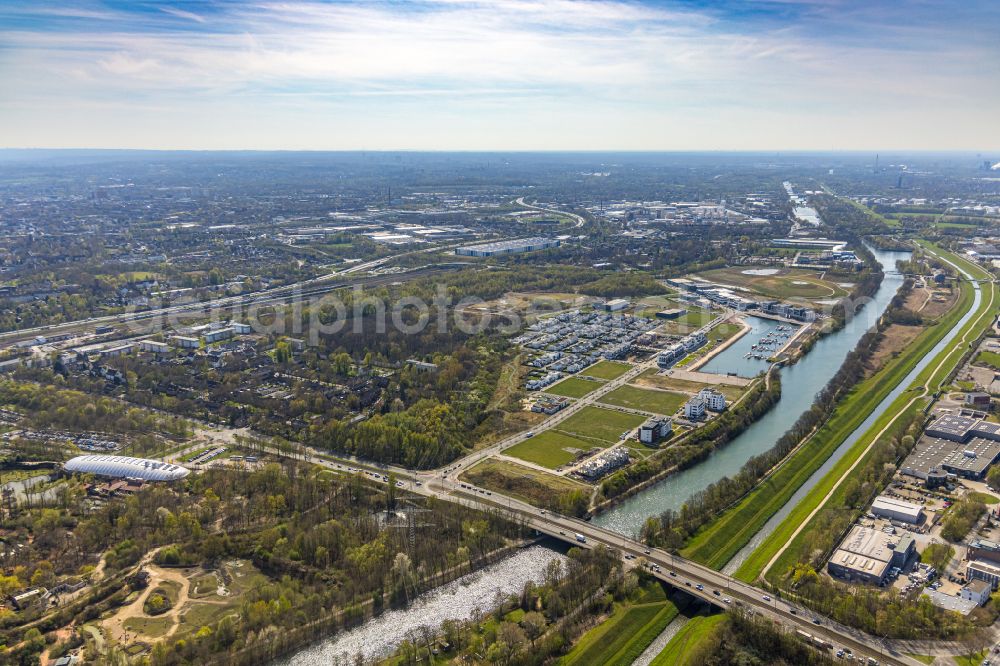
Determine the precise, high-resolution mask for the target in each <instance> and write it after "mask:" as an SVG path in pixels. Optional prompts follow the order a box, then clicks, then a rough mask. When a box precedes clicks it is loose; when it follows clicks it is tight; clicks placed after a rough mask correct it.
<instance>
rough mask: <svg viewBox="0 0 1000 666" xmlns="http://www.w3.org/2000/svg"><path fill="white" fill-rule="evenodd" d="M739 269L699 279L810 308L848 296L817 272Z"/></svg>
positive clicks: (713, 272) (710, 273) (714, 272)
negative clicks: (802, 302) (802, 303)
mask: <svg viewBox="0 0 1000 666" xmlns="http://www.w3.org/2000/svg"><path fill="white" fill-rule="evenodd" d="M748 271H754V269H747V268H744V267H742V266H731V267H729V268H717V269H714V270H710V271H705V272H704V273H699V274H698V277H700V278H704V279H706V280H709V281H711V282H717V283H719V284H724V285H728V286H732V287H740V288H743V289H748V290H750V291H752V292H754V293H755V294H757V295H759V296H763V297H764V298H770V299H774V300H779V301H805V302H808V303H810V304H813V305H815V304H820V305H822V304H823V302H825V301H828V300H830V299H837V298H841V297H843V296H847V295H848V294H849V291H848V289H849V288H847V287H842V286H840V285H839V284H837V283H835V282H830V281H829V280H824V279H823V278H821V277H820V276H819V274H818V273H816V271H810V270H804V269H799V268H775V269H773V271H774V272H773V273H771V271H767V272H768V273H770V274H767V275H763V274H760V273H764V272H765V271H760V270H757V271H756V273H757V274H754V272H749V273H748Z"/></svg>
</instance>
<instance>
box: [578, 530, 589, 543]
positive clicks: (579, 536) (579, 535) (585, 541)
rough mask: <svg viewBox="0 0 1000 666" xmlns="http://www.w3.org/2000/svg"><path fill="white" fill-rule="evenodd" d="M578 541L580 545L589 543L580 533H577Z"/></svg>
mask: <svg viewBox="0 0 1000 666" xmlns="http://www.w3.org/2000/svg"><path fill="white" fill-rule="evenodd" d="M576 540H577V541H579V542H580V543H587V537H585V536H583V535H582V534H580V533H579V532H577V533H576Z"/></svg>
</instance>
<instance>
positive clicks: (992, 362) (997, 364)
mask: <svg viewBox="0 0 1000 666" xmlns="http://www.w3.org/2000/svg"><path fill="white" fill-rule="evenodd" d="M975 363H976V365H985V366H986V367H989V368H993V369H994V370H1000V354H998V353H996V352H991V351H981V352H979V353H978V354H977V355H976V360H975Z"/></svg>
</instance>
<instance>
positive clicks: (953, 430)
mask: <svg viewBox="0 0 1000 666" xmlns="http://www.w3.org/2000/svg"><path fill="white" fill-rule="evenodd" d="M998 457H1000V424H997V423H990V422H988V421H986V420H985V419H984V418H983V416H982V415H980V414H979V413H977V412H967V411H963V412H962V413H960V414H952V413H950V412H943V413H941V414H939V415H938V417H937V418H936V419H935V420H934V421H932V422H931V424H930V425H928V426H927V428H926V429H925V430H924V434H923V435H922V436H921V437H920V439H919V440H918V441H917V444H916V446H915V447H914V449H913V452H912V453H911V454H910V455H909V456H908V457H907V458H906V460H905V461H903V464H902V467H901V468H900V471H901V473H902V474H905V475H907V476H912V477H916V478H918V479H922V480H923V481H924V482H925V484H926V485H927V486H928V487H935V486H939V485H943V484H944V483H946V482H947V480H948V478H949V477H962V478H966V479H981V478H983V475H984V474H985V473H986V470H987V469H988V468H989V466H990V465H992V464H993V463H994V462H996V460H997V458H998Z"/></svg>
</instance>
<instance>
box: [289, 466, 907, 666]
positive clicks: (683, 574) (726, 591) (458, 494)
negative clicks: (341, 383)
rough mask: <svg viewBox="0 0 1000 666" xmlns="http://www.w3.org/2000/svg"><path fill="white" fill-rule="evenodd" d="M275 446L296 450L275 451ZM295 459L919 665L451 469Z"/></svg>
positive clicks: (708, 572)
mask: <svg viewBox="0 0 1000 666" xmlns="http://www.w3.org/2000/svg"><path fill="white" fill-rule="evenodd" d="M269 452H271V453H274V454H279V455H285V456H288V455H292V454H289V453H287V452H285V453H281V452H278V451H277V450H273V451H269ZM295 457H301V458H303V459H308V460H309V461H310V462H313V463H316V464H319V465H323V466H324V467H328V468H330V469H333V470H336V471H340V472H343V473H354V474H361V475H365V476H368V477H370V478H372V479H374V480H377V481H379V482H382V483H393V482H394V483H396V484H397V485H399V487H400V488H402V489H404V490H408V491H410V492H412V493H414V494H418V495H424V496H428V497H435V498H438V499H440V500H444V501H448V502H454V503H457V504H462V505H464V506H468V507H471V508H475V509H479V510H497V509H500V510H503V511H506V512H508V513H509V514H510V515H511V517H512V518H513V519H515V520H518V521H520V522H522V523H523V524H524V525H526V526H528V527H530V528H532V529H534V530H535V531H537V532H538V533H541V534H546V535H549V536H551V537H554V538H556V539H560V540H562V541H566V542H568V543H571V544H575V545H577V546H581V547H585V548H593V547H595V546H598V545H602V546H606V547H608V548H613V549H616V550H618V551H619V552H620V553H621V554H622V556H623V557H624V558H625V561H626V563H627V564H629V565H630V566H642V567H645V568H646V570H647V571H649V572H650V573H652V574H653V575H654V576H656V577H657V578H659V579H661V580H663V581H664V582H666V583H667V584H669V585H671V586H674V587H677V588H678V589H681V590H684V591H685V592H687V593H689V594H691V595H692V596H695V597H698V598H700V599H703V600H704V601H707V602H709V603H711V604H713V605H716V606H718V607H720V608H730V607H741V608H743V609H744V610H745V611H746V612H752V613H756V614H758V615H760V616H761V617H763V618H766V619H768V620H771V621H773V622H775V623H776V624H778V625H781V626H782V627H784V628H786V629H788V630H789V631H793V632H794V631H801V632H804V633H808V634H810V635H811V636H814V637H816V638H818V639H821V640H823V641H825V642H826V643H828V644H829V645H830V646H831V647H829V648H828V650H829V651H830V652H831V655H832V653H834V652H838V651H841V650H843V653H842V654H843V655H844V656H845V658H846V655H847V654H853V655H854V657H855V658H856V660H857V662H860V663H865V664H869V665H871V664H873V663H876V662H877V663H878V664H893V665H900V666H902V665H904V664H905V665H906V666H916V665H918V664H920V662H918V661H916V660H915V659H913V658H911V657H908V656H906V655H904V654H898V653H894V652H892V651H891V650H890V649H889V647H888V646H887V645H886V644H885V643H883V642H882V641H881V640H880V639H879V638H877V637H873V636H869V635H868V634H865V633H864V632H861V631H858V630H856V629H851V628H850V627H846V626H844V625H841V624H838V623H835V622H832V621H830V620H829V619H827V618H825V617H821V616H819V615H817V614H816V613H814V612H813V611H810V610H809V609H807V608H806V607H804V606H801V605H798V604H796V603H794V602H791V601H788V600H787V599H781V598H777V597H775V596H773V595H772V594H771V593H769V592H767V591H765V590H762V589H760V588H758V587H755V586H753V585H750V584H748V583H745V582H743V581H741V580H738V579H736V578H733V577H732V576H728V575H726V574H724V573H721V572H719V571H715V570H714V569H710V568H708V567H706V566H703V565H701V564H698V563H697V562H692V561H691V560H687V559H685V558H683V557H680V556H678V555H674V554H672V553H669V552H666V551H663V550H660V549H656V548H649V547H648V546H646V545H645V544H643V543H641V542H639V541H635V540H634V539H630V538H628V537H625V536H623V535H621V534H618V533H617V532H612V531H611V530H608V529H604V528H602V527H598V526H596V525H593V524H592V523H589V522H587V521H584V520H579V519H576V518H571V517H569V516H563V515H561V514H558V513H554V512H551V511H546V510H543V509H539V508H537V507H534V506H532V505H530V504H527V503H525V502H522V501H520V500H518V499H516V498H513V497H510V496H507V495H502V494H500V493H498V492H494V491H489V490H486V489H483V488H477V487H476V486H474V485H473V484H470V483H466V482H464V481H458V480H455V479H453V478H451V476H450V475H448V474H445V475H442V474H441V473H440V472H439V471H437V470H434V471H428V472H414V471H412V470H406V469H402V468H398V467H385V468H374V467H365V466H362V465H360V464H359V463H349V462H346V461H341V460H337V459H334V458H330V457H329V456H327V455H326V454H320V453H319V452H317V451H312V450H307V452H306V453H304V454H299V455H296V456H295ZM390 475H391V476H390ZM820 649H822V648H820ZM848 651H850V652H848ZM869 659H871V660H872V661H869Z"/></svg>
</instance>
